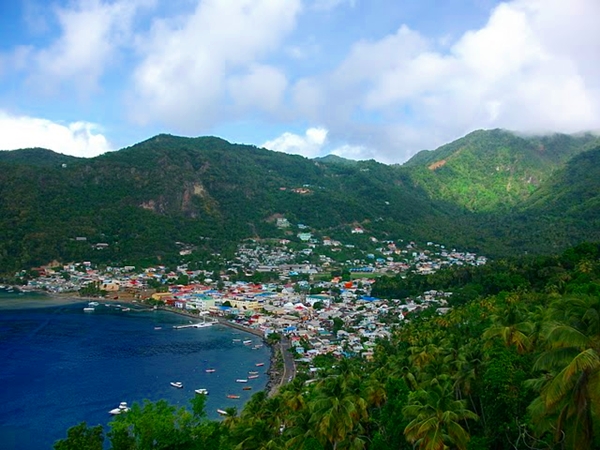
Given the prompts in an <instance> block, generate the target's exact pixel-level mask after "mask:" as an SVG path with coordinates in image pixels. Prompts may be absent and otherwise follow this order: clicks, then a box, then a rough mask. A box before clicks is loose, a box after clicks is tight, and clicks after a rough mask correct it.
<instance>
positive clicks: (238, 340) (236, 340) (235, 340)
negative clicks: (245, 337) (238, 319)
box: [233, 339, 242, 342]
mask: <svg viewBox="0 0 600 450" xmlns="http://www.w3.org/2000/svg"><path fill="white" fill-rule="evenodd" d="M241 341H242V340H241V339H234V340H233V342H241Z"/></svg>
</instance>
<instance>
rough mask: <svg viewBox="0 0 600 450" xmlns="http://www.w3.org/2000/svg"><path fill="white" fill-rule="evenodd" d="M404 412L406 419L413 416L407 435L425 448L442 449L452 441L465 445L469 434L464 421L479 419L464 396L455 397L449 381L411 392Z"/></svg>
mask: <svg viewBox="0 0 600 450" xmlns="http://www.w3.org/2000/svg"><path fill="white" fill-rule="evenodd" d="M402 412H403V414H404V416H405V417H406V418H407V419H411V418H412V420H411V422H410V423H409V424H408V425H407V426H406V428H405V429H404V435H405V436H406V439H407V440H408V441H409V442H411V443H413V444H414V445H415V446H418V448H420V449H423V450H443V449H445V448H447V446H449V445H453V446H454V447H456V448H457V449H459V450H464V449H466V448H467V443H468V442H469V439H470V436H469V434H468V433H467V432H466V431H465V429H464V428H463V427H462V425H461V422H463V421H465V420H467V419H473V420H476V419H477V414H475V413H474V412H472V411H470V410H469V409H467V407H466V401H465V400H455V399H454V390H453V388H452V385H451V384H450V382H447V381H445V382H442V383H438V384H431V385H430V386H429V387H428V389H427V390H419V391H416V392H413V393H411V394H410V397H409V404H408V405H407V406H406V407H404V409H403V411H402Z"/></svg>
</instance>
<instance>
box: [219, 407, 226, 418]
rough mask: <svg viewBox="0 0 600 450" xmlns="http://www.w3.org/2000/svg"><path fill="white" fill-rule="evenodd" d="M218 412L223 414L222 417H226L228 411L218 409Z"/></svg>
mask: <svg viewBox="0 0 600 450" xmlns="http://www.w3.org/2000/svg"><path fill="white" fill-rule="evenodd" d="M217 412H218V413H219V414H221V415H222V416H226V415H227V411H224V410H222V409H217Z"/></svg>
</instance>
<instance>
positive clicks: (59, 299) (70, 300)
mask: <svg viewBox="0 0 600 450" xmlns="http://www.w3.org/2000/svg"><path fill="white" fill-rule="evenodd" d="M29 293H34V294H36V295H39V297H38V298H35V299H33V298H27V297H24V298H23V299H22V300H21V298H16V299H14V300H10V304H7V305H2V304H1V302H0V310H1V309H3V308H5V309H19V308H40V307H52V306H60V305H68V304H74V303H84V302H89V301H105V302H106V301H108V302H111V303H117V302H118V303H127V304H133V305H136V308H139V309H143V310H148V311H151V310H153V307H151V306H148V305H146V304H144V303H143V302H142V301H139V300H138V299H136V298H127V297H121V296H119V298H118V299H106V298H103V297H83V296H81V295H79V294H78V293H77V292H66V293H49V292H45V291H29V292H26V293H25V295H26V294H29ZM15 294H17V293H15ZM40 294H42V295H40ZM32 303H33V304H32ZM158 309H159V310H161V311H166V312H171V313H174V314H178V315H180V316H185V317H190V318H193V319H196V320H198V319H200V316H198V314H194V313H191V312H187V311H184V310H179V309H175V308H166V307H164V306H161V307H159V308H158ZM209 317H210V318H211V319H212V320H214V321H215V322H216V323H218V324H220V325H223V326H226V327H229V328H234V329H237V330H239V331H242V332H245V333H248V334H251V335H253V336H256V337H259V338H261V339H262V341H263V343H264V345H267V346H268V347H269V349H270V351H271V355H270V357H269V368H268V370H267V384H266V385H265V389H264V390H265V392H266V393H267V395H268V396H272V395H274V394H275V393H276V392H277V391H278V390H279V388H280V387H281V386H283V385H284V384H285V382H286V380H285V379H284V372H285V370H279V369H278V367H276V366H277V364H278V361H279V360H284V359H285V357H284V354H283V351H284V350H283V348H282V346H281V342H278V343H276V344H274V345H270V344H268V343H267V341H266V339H265V336H264V333H263V332H262V331H260V330H256V329H252V328H248V327H246V326H243V325H240V324H237V323H233V322H230V321H229V320H227V319H224V318H222V317H214V316H209ZM288 381H289V380H288Z"/></svg>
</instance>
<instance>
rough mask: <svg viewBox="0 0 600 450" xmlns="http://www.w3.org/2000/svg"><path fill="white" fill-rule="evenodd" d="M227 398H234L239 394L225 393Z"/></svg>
mask: <svg viewBox="0 0 600 450" xmlns="http://www.w3.org/2000/svg"><path fill="white" fill-rule="evenodd" d="M227 398H233V399H236V398H240V396H239V395H233V394H227Z"/></svg>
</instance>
